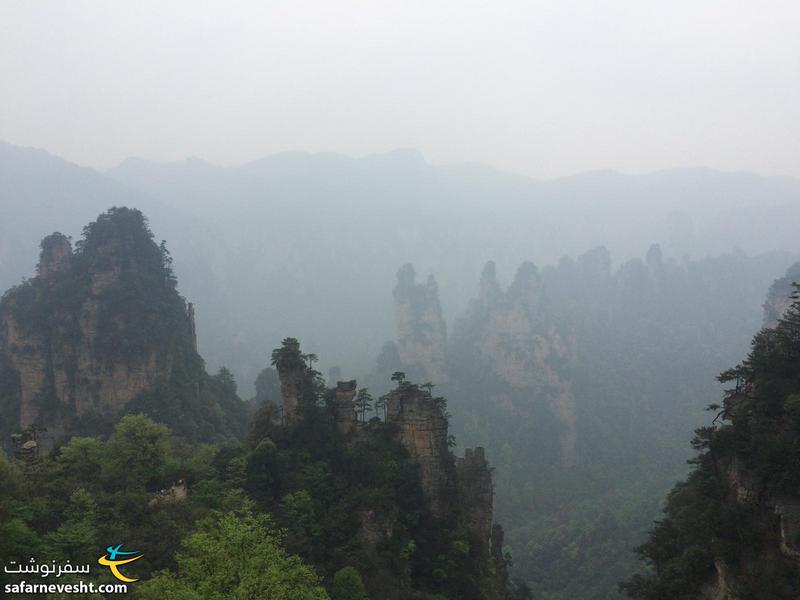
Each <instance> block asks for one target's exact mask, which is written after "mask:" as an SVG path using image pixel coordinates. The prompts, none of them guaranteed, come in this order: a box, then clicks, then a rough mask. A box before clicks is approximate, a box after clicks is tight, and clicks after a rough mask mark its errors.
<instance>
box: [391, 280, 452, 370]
mask: <svg viewBox="0 0 800 600" xmlns="http://www.w3.org/2000/svg"><path fill="white" fill-rule="evenodd" d="M392 293H393V295H394V306H395V323H396V327H397V351H398V353H399V356H400V360H401V362H402V364H403V366H404V368H406V369H407V370H408V372H409V373H414V374H415V375H416V374H419V375H420V376H421V377H424V378H425V379H426V380H428V381H431V382H433V383H444V382H446V381H447V351H446V347H447V328H446V325H445V321H444V318H443V317H442V307H441V305H440V304H439V290H438V286H437V285H436V280H435V279H434V278H433V275H430V276H429V277H428V280H427V281H426V282H425V283H424V284H422V283H419V284H418V283H416V275H415V273H414V267H413V266H412V265H410V264H407V265H404V266H403V267H402V268H401V269H400V270H399V271H398V272H397V285H396V286H395V287H394V290H393V292H392Z"/></svg>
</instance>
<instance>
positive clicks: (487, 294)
mask: <svg viewBox="0 0 800 600" xmlns="http://www.w3.org/2000/svg"><path fill="white" fill-rule="evenodd" d="M501 294H502V290H501V289H500V284H499V283H498V281H497V266H496V265H495V262H494V261H493V260H490V261H489V262H487V263H486V265H485V266H484V267H483V271H482V272H481V283H480V299H481V300H482V301H484V302H487V301H492V300H494V299H495V298H498V297H499V296H500V295H501Z"/></svg>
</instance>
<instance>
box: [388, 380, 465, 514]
mask: <svg viewBox="0 0 800 600" xmlns="http://www.w3.org/2000/svg"><path fill="white" fill-rule="evenodd" d="M387 421H388V422H389V423H394V424H395V425H396V426H397V428H398V439H399V441H400V443H401V444H402V445H403V447H404V448H405V449H406V451H407V452H408V453H409V455H410V456H411V459H412V460H413V461H414V462H415V463H417V464H418V465H419V476H420V483H421V484H422V491H423V493H424V495H425V499H426V501H427V503H428V507H429V508H430V510H431V512H432V513H433V514H434V515H437V516H442V515H444V514H446V513H447V512H448V510H449V507H448V502H449V499H450V498H451V497H452V496H453V492H454V484H455V480H454V479H455V478H454V475H455V473H454V464H453V458H452V456H451V454H450V450H449V448H448V447H447V419H446V418H445V416H444V413H443V410H442V407H441V406H440V404H439V403H438V402H437V401H436V400H435V399H434V398H433V397H432V396H431V394H430V392H428V391H426V390H422V389H420V388H418V387H416V386H412V385H409V384H406V385H401V386H400V387H399V388H398V389H397V390H395V391H394V392H392V393H391V394H390V396H389V399H388V410H387Z"/></svg>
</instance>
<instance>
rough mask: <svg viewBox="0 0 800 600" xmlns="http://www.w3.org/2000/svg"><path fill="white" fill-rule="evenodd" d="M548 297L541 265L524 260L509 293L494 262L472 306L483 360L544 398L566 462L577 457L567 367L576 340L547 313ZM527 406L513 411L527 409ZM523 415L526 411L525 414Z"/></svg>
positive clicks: (537, 398)
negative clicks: (558, 426)
mask: <svg viewBox="0 0 800 600" xmlns="http://www.w3.org/2000/svg"><path fill="white" fill-rule="evenodd" d="M547 310H548V307H547V298H546V295H545V292H544V287H543V285H542V283H541V281H540V279H539V274H538V272H537V270H536V267H535V266H534V265H533V264H531V263H524V264H523V265H522V266H521V267H520V268H519V270H518V272H517V275H516V277H515V279H514V282H513V283H512V285H511V286H510V287H509V289H508V291H507V292H503V291H501V289H500V286H499V285H498V283H497V279H496V276H495V268H494V263H491V262H490V263H488V264H487V265H486V267H485V268H484V270H483V274H482V275H481V284H480V293H479V296H478V299H477V300H476V301H474V302H473V304H472V305H471V308H470V311H471V313H472V314H471V317H470V318H471V319H473V320H474V322H476V323H477V327H478V329H477V336H478V337H477V340H476V342H477V345H478V352H479V354H480V356H481V357H482V362H484V363H485V364H486V365H488V366H489V367H490V368H491V370H492V371H493V372H494V373H495V374H496V375H497V376H498V377H499V378H500V379H501V380H502V381H503V382H505V383H507V384H509V385H510V386H511V387H512V388H515V389H517V390H521V391H524V392H526V393H528V394H529V396H530V398H531V402H543V403H545V404H546V406H547V407H548V410H549V411H550V412H551V413H552V414H553V415H554V416H555V417H556V418H557V419H558V421H559V423H560V424H561V426H562V427H561V432H560V434H559V447H560V456H561V461H562V464H564V465H565V466H570V465H572V464H574V462H575V447H576V441H577V432H576V415H575V412H576V407H575V396H574V393H573V391H572V385H571V383H570V381H569V379H568V378H567V377H565V376H564V371H565V370H566V369H567V368H568V367H569V366H570V365H572V364H573V363H574V361H575V360H576V345H577V343H576V339H575V334H574V332H573V331H571V330H562V329H559V328H558V327H556V326H555V325H553V324H552V323H551V322H550V321H551V320H550V319H549V318H548V313H547ZM525 409H526V407H516V408H514V409H512V410H517V411H521V412H522V413H524V411H525ZM520 416H521V418H522V417H524V416H525V415H523V414H521V415H520Z"/></svg>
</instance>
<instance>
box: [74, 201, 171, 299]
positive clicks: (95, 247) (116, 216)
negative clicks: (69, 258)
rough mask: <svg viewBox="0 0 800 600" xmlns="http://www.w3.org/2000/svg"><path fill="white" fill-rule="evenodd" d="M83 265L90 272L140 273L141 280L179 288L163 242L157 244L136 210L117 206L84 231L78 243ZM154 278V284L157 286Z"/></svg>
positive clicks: (141, 215)
mask: <svg viewBox="0 0 800 600" xmlns="http://www.w3.org/2000/svg"><path fill="white" fill-rule="evenodd" d="M75 254H76V258H77V259H78V262H79V264H80V265H81V266H82V268H83V269H85V270H87V271H89V272H98V271H99V272H103V271H109V270H118V271H120V272H123V273H124V272H130V271H136V272H137V273H138V275H139V277H145V278H147V275H151V276H156V275H157V276H159V277H158V278H159V279H160V280H161V281H162V282H164V283H167V284H168V285H169V286H170V287H175V286H176V284H177V282H176V281H175V278H174V275H173V272H172V258H171V257H170V254H169V251H168V250H167V248H166V244H165V243H164V242H162V243H161V244H160V245H159V244H157V243H156V242H155V239H154V237H153V232H152V231H151V230H150V226H149V224H148V221H147V218H146V217H145V216H144V215H143V214H142V212H141V211H139V210H137V209H135V208H127V207H113V208H111V209H109V210H108V211H106V212H104V213H103V214H101V215H100V216H99V217H98V218H97V220H95V221H93V222H92V223H89V224H88V225H87V226H86V227H84V229H83V236H82V238H81V239H80V240H78V242H77V243H76V244H75ZM155 281H156V278H155V277H154V278H152V279H151V280H150V283H154V282H155Z"/></svg>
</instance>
